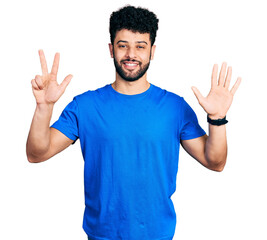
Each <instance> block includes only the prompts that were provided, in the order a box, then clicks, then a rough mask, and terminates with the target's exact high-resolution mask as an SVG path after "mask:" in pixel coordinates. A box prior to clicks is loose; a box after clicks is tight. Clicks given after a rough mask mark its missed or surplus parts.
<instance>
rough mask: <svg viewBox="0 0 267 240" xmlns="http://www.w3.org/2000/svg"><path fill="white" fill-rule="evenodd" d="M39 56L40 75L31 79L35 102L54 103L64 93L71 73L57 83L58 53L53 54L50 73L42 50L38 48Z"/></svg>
mask: <svg viewBox="0 0 267 240" xmlns="http://www.w3.org/2000/svg"><path fill="white" fill-rule="evenodd" d="M39 56H40V62H41V67H42V76H40V75H36V76H35V79H33V80H32V81H31V83H32V90H33V94H34V97H35V99H36V103H37V104H54V103H55V102H56V101H57V100H58V99H59V98H60V97H61V95H62V94H63V93H64V91H65V89H66V87H67V86H68V84H69V83H70V80H71V79H72V75H68V76H67V77H66V78H65V79H64V80H63V81H62V83H61V84H58V82H57V72H58V66H59V53H56V54H55V58H54V62H53V66H52V69H51V72H50V73H48V69H47V64H46V60H45V55H44V52H43V50H39Z"/></svg>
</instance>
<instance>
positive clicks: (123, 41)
mask: <svg viewBox="0 0 267 240" xmlns="http://www.w3.org/2000/svg"><path fill="white" fill-rule="evenodd" d="M121 42H122V43H128V41H125V40H119V41H118V42H117V44H119V43H121ZM136 43H145V44H146V45H148V43H147V42H146V41H136Z"/></svg>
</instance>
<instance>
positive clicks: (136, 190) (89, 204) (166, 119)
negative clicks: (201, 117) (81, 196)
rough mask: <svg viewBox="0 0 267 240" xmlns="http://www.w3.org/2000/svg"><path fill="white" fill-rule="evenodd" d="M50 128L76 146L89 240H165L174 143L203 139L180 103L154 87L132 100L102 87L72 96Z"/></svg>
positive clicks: (171, 228) (171, 216)
mask: <svg viewBox="0 0 267 240" xmlns="http://www.w3.org/2000/svg"><path fill="white" fill-rule="evenodd" d="M52 127H53V128H56V129H58V130H59V131H61V132H62V133H63V134H65V135H66V136H67V137H68V138H70V139H72V140H74V141H75V140H76V139H78V138H79V139H80V144H81V149H82V154H83V157H84V162H85V167H84V187H85V212H84V220H83V228H84V230H85V232H86V233H87V235H88V236H89V238H91V239H94V240H119V239H121V240H170V239H172V237H173V235H174V232H175V226H176V214H175V210H174V206H173V202H172V200H171V196H172V194H173V193H174V191H175V189H176V175H177V170H178V158H179V147H180V140H188V139H193V138H197V137H200V136H203V135H204V134H205V132H204V130H203V129H202V128H201V127H200V126H199V124H198V121H197V117H196V115H195V113H194V112H193V110H192V109H191V108H190V106H189V105H188V104H187V103H186V102H185V100H184V99H183V98H181V97H179V96H178V95H176V94H174V93H171V92H168V91H166V90H163V89H161V88H159V87H157V86H155V85H153V84H150V87H149V89H148V90H146V91H145V92H143V93H140V94H136V95H125V94H121V93H119V92H117V91H115V90H114V89H113V87H112V86H111V84H108V85H106V86H104V87H102V88H99V89H97V90H94V91H88V92H85V93H83V94H81V95H79V96H76V97H75V98H74V100H73V101H72V102H71V103H70V104H69V105H68V106H67V107H66V108H65V110H64V111H63V112H62V114H61V116H60V118H59V120H58V121H57V122H55V123H54V124H53V125H52Z"/></svg>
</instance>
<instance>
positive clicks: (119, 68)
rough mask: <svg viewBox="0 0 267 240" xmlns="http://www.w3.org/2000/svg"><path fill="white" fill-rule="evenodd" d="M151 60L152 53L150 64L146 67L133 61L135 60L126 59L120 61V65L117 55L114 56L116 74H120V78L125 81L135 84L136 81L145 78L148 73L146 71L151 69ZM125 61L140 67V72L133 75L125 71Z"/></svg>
mask: <svg viewBox="0 0 267 240" xmlns="http://www.w3.org/2000/svg"><path fill="white" fill-rule="evenodd" d="M113 54H114V52H113ZM150 59H151V53H150V57H149V62H148V63H147V64H145V65H144V66H143V64H142V63H141V62H139V61H137V60H133V59H124V60H122V61H120V64H119V63H118V61H117V60H116V57H115V55H114V65H115V69H116V72H117V73H118V74H119V76H120V77H121V78H122V79H124V80H125V81H128V82H133V81H136V80H138V79H140V78H141V77H143V76H144V74H145V73H146V71H147V70H148V68H149V64H150ZM124 61H131V62H134V63H137V64H138V65H139V70H138V71H137V72H136V73H133V72H132V71H125V70H124V69H123V68H122V65H123V62H124Z"/></svg>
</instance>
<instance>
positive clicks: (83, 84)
mask: <svg viewBox="0 0 267 240" xmlns="http://www.w3.org/2000/svg"><path fill="white" fill-rule="evenodd" d="M128 3H132V4H133V5H134V6H142V7H146V8H149V9H150V10H152V11H154V12H155V13H156V14H157V16H158V18H159V19H160V22H159V31H158V35H157V39H156V45H157V48H156V54H155V59H154V60H153V61H152V63H151V67H150V69H149V73H148V80H149V82H151V83H153V84H155V85H158V86H160V87H161V88H164V89H167V90H169V91H172V92H174V93H176V94H179V95H181V96H183V97H184V98H185V99H186V100H187V102H188V103H189V104H190V105H191V106H192V108H193V109H194V110H195V112H196V113H197V116H198V119H199V122H200V124H201V126H202V127H203V128H204V129H205V130H207V127H208V125H207V123H206V114H205V112H204V111H203V110H202V108H201V107H200V105H199V104H198V102H197V100H196V98H195V96H194V95H193V92H192V91H191V86H193V85H194V86H197V87H198V88H199V89H200V91H201V92H202V93H203V94H204V95H205V94H207V93H208V91H209V89H210V76H211V70H212V66H213V64H214V63H218V64H219V65H221V63H222V62H223V61H226V62H227V63H228V65H231V66H232V67H233V80H232V81H235V80H236V79H237V77H238V76H241V77H242V79H243V80H242V83H241V85H240V88H239V89H238V91H237V93H236V95H235V98H234V102H233V104H232V107H231V108H230V111H229V113H228V115H227V118H228V120H229V123H228V124H227V135H228V145H229V154H228V161H227V165H226V167H225V170H224V171H223V172H221V173H216V172H212V171H209V170H207V169H205V168H204V167H202V166H201V165H200V164H199V163H197V162H196V161H195V160H193V159H192V158H190V157H189V156H188V155H187V154H186V153H185V152H184V151H183V150H181V154H180V163H179V171H178V176H177V191H176V193H175V194H174V195H173V197H172V199H173V201H174V205H175V209H176V213H177V227H176V233H175V237H174V240H178V239H179V240H192V239H205V240H214V239H216V240H225V239H257V240H266V239H267V230H266V225H267V217H266V216H267V206H266V205H267V195H266V194H265V192H266V185H267V174H266V169H267V162H266V160H267V157H266V134H267V127H266V113H265V112H266V103H267V99H266V87H267V84H266V81H267V77H266V72H267V35H266V26H267V14H266V3H265V1H260V0H254V1H244V0H243V1H241V0H224V1H217V0H202V1H198V0H187V1H168V0H165V1H158V2H157V1H152V0H136V1H134V2H132V1H123V0H120V1H118V0H113V1H108V0H105V1H88V0H87V1H86V0H76V1H69V0H65V1H57V0H53V1H52V0H46V1H39V0H35V1H33V0H24V1H18V0H13V1H12V0H11V1H2V2H1V3H0V22H1V29H0V34H1V39H0V78H1V79H0V81H1V85H0V100H1V102H0V104H1V118H0V121H1V140H0V141H1V143H0V148H1V159H0V194H1V197H0V239H3V240H16V239H27V240H36V239H38V240H47V239H49V240H60V239H64V240H86V235H85V233H84V232H83V230H82V217H83V210H84V195H83V159H82V155H81V151H80V145H79V141H78V142H77V143H76V144H75V145H73V146H71V147H69V148H68V149H67V150H65V151H64V152H62V153H60V154H59V155H57V156H55V157H54V158H52V159H51V160H48V161H47V162H44V163H41V164H30V163H28V162H27V159H26V154H25V144H26V139H27V135H28V131H29V127H30V123H31V119H32V116H33V112H34V109H35V100H34V97H33V95H32V90H31V84H30V81H31V79H32V78H34V76H35V75H36V74H40V73H41V69H40V64H39V58H38V49H43V50H44V52H45V54H46V58H47V61H48V65H49V67H51V64H52V61H53V57H54V54H55V52H60V53H61V61H60V67H59V77H58V79H59V82H61V81H62V80H63V78H64V77H65V76H66V75H67V74H73V76H74V77H73V79H72V81H71V83H70V85H69V86H68V88H67V90H66V92H65V94H64V95H63V96H62V98H61V99H60V100H59V102H58V103H57V104H56V106H55V109H54V114H53V118H52V122H54V121H55V120H56V119H57V118H58V117H59V114H60V113H61V111H62V110H63V108H64V107H65V106H66V105H67V103H68V102H70V101H71V100H72V98H73V97H74V96H75V95H77V94H80V93H82V92H85V91H87V90H89V89H90V90H93V89H96V88H98V87H102V86H104V85H106V84H108V83H111V82H113V81H114V79H115V72H114V66H113V60H112V59H111V58H110V56H109V52H108V43H109V33H108V24H109V16H110V14H111V12H112V11H115V10H117V9H118V8H120V7H122V6H124V5H126V4H128ZM148 177H149V176H148Z"/></svg>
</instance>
